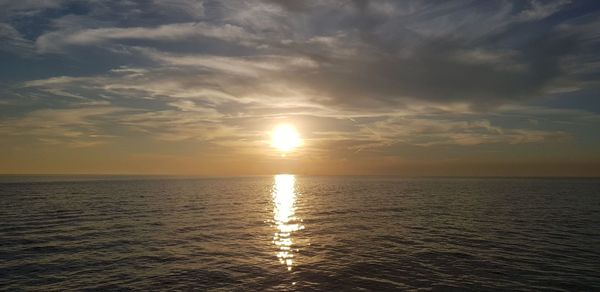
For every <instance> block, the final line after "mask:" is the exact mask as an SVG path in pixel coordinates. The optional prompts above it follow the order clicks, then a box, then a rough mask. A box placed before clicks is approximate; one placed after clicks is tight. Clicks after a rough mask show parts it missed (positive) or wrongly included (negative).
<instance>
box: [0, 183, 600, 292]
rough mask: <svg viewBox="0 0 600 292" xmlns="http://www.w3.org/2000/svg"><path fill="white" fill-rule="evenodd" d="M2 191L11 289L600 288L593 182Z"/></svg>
mask: <svg viewBox="0 0 600 292" xmlns="http://www.w3.org/2000/svg"><path fill="white" fill-rule="evenodd" d="M2 181H3V182H2V183H0V222H2V223H1V225H0V289H2V290H7V291H18V290H42V291H50V290H80V289H91V290H106V289H113V290H142V291H145V290H211V289H215V290H239V291H247V290H260V291H264V290H274V291H281V290H308V291H310V290H323V291H331V290H377V291H381V290H411V289H419V288H424V289H431V288H433V289H438V290H448V289H453V288H455V289H461V290H463V289H464V290H515V289H518V290H542V289H543V290H557V291H572V290H586V291H590V290H599V289H600V273H599V272H598V271H600V228H598V227H599V226H600V180H598V179H556V178H553V179H506V178H504V179H459V178H413V179H403V178H397V177H305V176H291V175H280V176H275V177H246V178H151V177H150V178H135V177H127V178H123V177H120V178H118V177H83V178H82V177H78V178H68V177H50V178H47V177H29V178H23V177H4V178H3V179H2Z"/></svg>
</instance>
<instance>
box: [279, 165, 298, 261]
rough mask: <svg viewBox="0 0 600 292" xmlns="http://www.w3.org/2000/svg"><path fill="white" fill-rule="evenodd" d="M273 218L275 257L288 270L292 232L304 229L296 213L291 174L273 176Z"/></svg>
mask: <svg viewBox="0 0 600 292" xmlns="http://www.w3.org/2000/svg"><path fill="white" fill-rule="evenodd" d="M272 194H273V220H274V222H275V227H276V228H277V230H276V232H275V235H274V236H273V243H274V244H275V246H276V247H277V249H278V251H277V258H278V259H279V261H280V262H281V263H282V264H285V265H286V267H287V269H288V271H291V270H292V266H293V264H294V252H297V251H298V250H297V249H294V241H293V238H292V234H293V233H294V232H296V231H298V230H302V229H304V226H303V225H302V220H301V219H299V218H297V217H296V216H295V213H296V206H295V204H296V178H295V177H294V175H291V174H279V175H276V176H275V182H274V184H273V192H272Z"/></svg>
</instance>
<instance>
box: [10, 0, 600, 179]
mask: <svg viewBox="0 0 600 292" xmlns="http://www.w3.org/2000/svg"><path fill="white" fill-rule="evenodd" d="M599 77H600V2H598V1H594V0H588V1H575V0H571V1H569V0H556V1H534V0H531V1H524V0H523V1H386V0H379V1H375V0H373V1H368V0H354V1H353V0H323V1H310V0H309V1H294V0H287V1H284V0H264V1H236V0H231V1H209V0H200V1H199V0H160V1H159V0H154V1H152V0H144V1H128V0H117V1H110V0H101V1H100V0H97V1H96V0H90V1H63V0H44V1H41V0H14V1H13V0H0V173H3V174H172V175H261V174H275V173H296V174H308V175H380V174H382V175H404V176H600V135H599V133H600V131H599V130H598V129H600V96H599V94H600V78H599ZM279 124H290V125H293V126H294V127H295V128H297V130H298V132H299V133H300V135H301V137H302V139H303V141H302V146H301V147H298V148H297V149H295V150H294V151H292V152H290V153H286V154H285V155H282V153H280V152H279V151H277V149H273V148H272V147H270V134H271V132H272V131H273V128H274V127H276V126H277V125H279Z"/></svg>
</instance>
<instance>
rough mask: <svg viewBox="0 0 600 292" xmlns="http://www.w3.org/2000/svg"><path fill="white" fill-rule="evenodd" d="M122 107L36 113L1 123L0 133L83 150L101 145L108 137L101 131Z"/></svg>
mask: <svg viewBox="0 0 600 292" xmlns="http://www.w3.org/2000/svg"><path fill="white" fill-rule="evenodd" d="M123 110H124V109H122V108H116V107H108V106H94V107H85V108H71V109H42V110H35V111H32V112H30V113H28V114H27V115H25V116H23V117H19V118H12V119H9V120H5V121H2V122H0V133H2V134H3V135H6V136H7V137H9V136H13V137H14V136H30V137H35V138H36V139H37V140H38V141H41V142H44V143H50V144H63V145H67V146H70V147H85V146H94V145H99V144H104V143H107V142H108V139H109V138H110V137H111V135H109V134H108V133H107V132H106V130H105V129H104V128H103V126H102V124H103V123H107V122H109V123H110V118H109V117H110V116H111V115H113V114H115V113H118V112H120V111H123Z"/></svg>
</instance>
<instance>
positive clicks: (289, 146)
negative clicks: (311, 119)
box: [271, 124, 302, 153]
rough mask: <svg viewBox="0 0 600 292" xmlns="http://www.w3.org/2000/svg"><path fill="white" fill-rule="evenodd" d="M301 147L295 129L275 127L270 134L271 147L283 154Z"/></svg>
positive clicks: (286, 126)
mask: <svg viewBox="0 0 600 292" xmlns="http://www.w3.org/2000/svg"><path fill="white" fill-rule="evenodd" d="M300 145H302V139H301V138H300V134H298V131H297V130H296V128H295V127H294V126H292V125H288V124H283V125H279V126H277V127H275V129H273V132H272V133H271V146H272V147H273V148H275V149H277V150H279V151H281V152H283V153H287V152H290V151H293V150H294V149H296V148H298V147H299V146H300Z"/></svg>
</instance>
